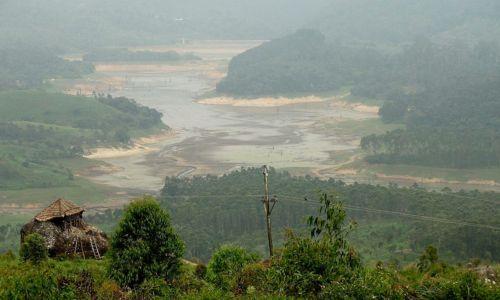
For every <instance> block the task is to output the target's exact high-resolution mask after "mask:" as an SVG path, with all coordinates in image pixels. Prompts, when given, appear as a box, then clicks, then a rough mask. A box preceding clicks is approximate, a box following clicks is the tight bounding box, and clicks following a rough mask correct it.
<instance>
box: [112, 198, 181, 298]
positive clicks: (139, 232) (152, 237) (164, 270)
mask: <svg viewBox="0 0 500 300" xmlns="http://www.w3.org/2000/svg"><path fill="white" fill-rule="evenodd" d="M183 254H184V244H183V242H182V241H181V240H180V239H179V237H178V235H177V234H176V233H175V232H174V229H173V227H172V225H171V223H170V217H169V215H168V213H167V212H165V211H164V210H163V209H162V208H161V207H160V205H159V204H158V202H157V201H156V199H155V198H153V197H151V196H145V197H143V198H142V199H137V200H135V201H133V202H132V203H131V204H130V205H128V206H127V208H126V209H125V213H124V216H123V218H122V220H121V221H120V223H119V224H118V228H117V230H116V232H115V234H114V236H113V238H112V241H111V251H110V258H111V261H110V265H109V273H110V276H111V277H112V278H113V279H115V280H116V281H117V282H118V283H119V284H120V285H122V286H124V287H130V288H135V287H137V286H139V285H140V284H141V283H143V282H144V281H145V280H148V279H152V278H160V279H164V280H171V279H173V278H174V277H176V276H177V275H178V274H179V268H180V266H181V257H182V255H183Z"/></svg>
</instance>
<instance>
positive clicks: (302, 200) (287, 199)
mask: <svg viewBox="0 0 500 300" xmlns="http://www.w3.org/2000/svg"><path fill="white" fill-rule="evenodd" d="M167 197H168V198H170V199H183V198H234V199H242V198H254V197H256V198H257V197H262V194H246V195H227V194H224V195H175V196H167ZM282 197H285V200H284V201H281V202H285V203H286V202H294V203H300V204H306V205H311V204H313V205H315V206H317V205H319V204H321V203H320V202H319V201H315V200H309V199H308V200H305V199H306V197H305V198H300V197H297V196H290V195H282ZM168 198H167V199H168ZM343 207H344V208H345V209H347V210H354V211H364V212H368V213H376V214H388V215H395V216H401V217H409V218H413V219H417V220H421V221H431V222H436V223H445V224H451V225H459V226H468V227H476V228H482V229H491V230H496V231H500V227H497V226H493V225H488V224H482V223H473V222H470V221H463V220H450V219H445V218H438V217H432V216H426V215H417V214H411V213H405V212H400V211H391V210H384V209H377V208H369V207H361V206H355V205H348V204H343ZM102 208H105V207H102ZM88 209H96V210H97V209H99V208H98V207H90V208H88Z"/></svg>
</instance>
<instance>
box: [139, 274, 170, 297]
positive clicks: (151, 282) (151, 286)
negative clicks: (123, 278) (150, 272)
mask: <svg viewBox="0 0 500 300" xmlns="http://www.w3.org/2000/svg"><path fill="white" fill-rule="evenodd" d="M174 296H175V293H174V290H173V289H172V288H171V287H170V286H169V285H168V284H167V283H166V282H165V280H163V279H160V278H149V279H146V280H145V281H144V282H143V283H142V284H141V285H140V286H139V287H138V288H137V289H136V290H135V291H134V293H133V296H132V298H133V299H138V300H142V299H172V298H173V297H174Z"/></svg>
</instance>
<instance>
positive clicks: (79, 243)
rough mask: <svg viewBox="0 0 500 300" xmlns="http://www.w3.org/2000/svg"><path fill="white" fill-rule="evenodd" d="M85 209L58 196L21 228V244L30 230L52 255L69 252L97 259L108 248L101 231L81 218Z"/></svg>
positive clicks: (104, 235)
mask: <svg viewBox="0 0 500 300" xmlns="http://www.w3.org/2000/svg"><path fill="white" fill-rule="evenodd" d="M84 211H85V210H84V209H83V208H81V207H79V206H77V205H75V204H74V203H72V202H70V201H67V200H64V199H57V200H56V201H54V202H52V204H50V205H49V206H48V207H47V208H45V209H44V210H42V211H41V212H40V213H38V214H37V215H36V216H35V218H33V220H32V221H31V222H29V223H28V224H26V225H24V226H23V228H22V229H21V243H22V242H23V241H24V238H25V237H26V236H27V235H28V234H31V233H38V234H40V235H41V236H42V237H44V239H45V243H46V245H47V249H48V250H49V254H50V255H51V256H60V255H69V256H82V257H84V258H88V257H93V258H97V259H100V258H101V256H102V255H103V254H104V253H105V252H106V251H107V250H108V238H107V236H106V234H105V233H104V232H102V231H101V230H99V229H97V228H96V227H93V226H91V225H89V224H87V223H86V222H85V220H84V219H83V212H84Z"/></svg>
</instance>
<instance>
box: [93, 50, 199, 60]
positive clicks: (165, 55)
mask: <svg viewBox="0 0 500 300" xmlns="http://www.w3.org/2000/svg"><path fill="white" fill-rule="evenodd" d="M199 59H200V58H199V57H198V56H196V55H194V54H192V53H186V54H179V53H177V52H175V51H168V52H152V51H130V50H127V49H99V50H94V51H92V52H90V53H87V54H85V55H84V56H83V60H84V61H90V62H96V61H127V62H130V61H138V62H144V61H169V62H176V61H186V60H199Z"/></svg>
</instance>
